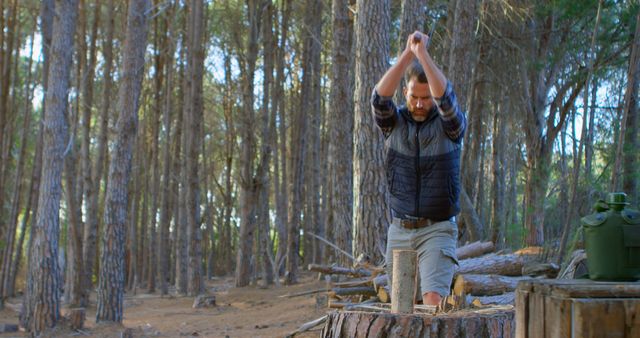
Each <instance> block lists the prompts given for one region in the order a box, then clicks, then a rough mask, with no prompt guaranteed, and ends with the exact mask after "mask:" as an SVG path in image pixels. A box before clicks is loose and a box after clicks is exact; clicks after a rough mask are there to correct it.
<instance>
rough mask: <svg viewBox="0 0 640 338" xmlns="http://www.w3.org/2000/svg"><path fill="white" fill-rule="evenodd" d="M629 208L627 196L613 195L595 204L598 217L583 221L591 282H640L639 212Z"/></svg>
mask: <svg viewBox="0 0 640 338" xmlns="http://www.w3.org/2000/svg"><path fill="white" fill-rule="evenodd" d="M628 204H629V203H627V194H625V193H622V192H616V193H610V194H608V195H607V200H606V202H604V201H599V202H598V203H596V213H595V214H591V215H589V216H585V217H583V218H582V219H581V221H582V227H583V230H584V240H585V246H586V249H587V267H588V268H589V278H590V279H593V280H608V281H635V280H638V279H640V212H639V211H638V210H633V209H626V208H625V206H627V205H628Z"/></svg>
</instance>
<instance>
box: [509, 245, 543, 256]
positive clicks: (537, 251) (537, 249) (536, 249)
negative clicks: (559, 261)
mask: <svg viewBox="0 0 640 338" xmlns="http://www.w3.org/2000/svg"><path fill="white" fill-rule="evenodd" d="M542 253H544V248H543V247H541V246H528V247H526V248H522V249H520V250H518V251H516V252H514V254H516V255H542Z"/></svg>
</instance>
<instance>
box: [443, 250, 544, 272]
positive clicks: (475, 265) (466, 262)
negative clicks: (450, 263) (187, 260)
mask: <svg viewBox="0 0 640 338" xmlns="http://www.w3.org/2000/svg"><path fill="white" fill-rule="evenodd" d="M536 258H537V255H530V254H508V255H497V254H489V255H484V256H482V257H476V258H469V259H463V260H461V261H460V266H459V268H458V271H457V272H456V273H457V274H484V275H503V276H522V267H523V266H524V264H525V263H528V262H533V261H535V260H536Z"/></svg>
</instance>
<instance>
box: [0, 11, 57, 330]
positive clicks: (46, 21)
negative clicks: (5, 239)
mask: <svg viewBox="0 0 640 338" xmlns="http://www.w3.org/2000/svg"><path fill="white" fill-rule="evenodd" d="M54 5H55V2H54V1H53V0H44V1H42V3H41V5H40V22H41V34H42V46H43V48H42V49H43V51H42V52H43V65H42V72H43V75H42V83H43V89H44V92H45V93H46V92H47V89H48V85H49V80H48V79H49V68H50V63H51V61H50V59H51V54H50V51H51V40H52V38H53V17H54ZM0 17H2V15H0ZM1 26H2V25H0V27H1ZM2 36H3V34H2V33H0V39H2ZM0 45H2V44H0ZM46 101H47V100H46V96H45V97H43V99H42V110H43V111H45V110H46ZM38 124H39V125H40V127H39V128H38V133H37V138H38V141H37V143H36V153H35V156H34V160H33V163H34V164H33V172H32V174H31V188H30V192H29V193H30V194H31V195H32V196H33V200H31V203H33V211H32V214H33V218H34V219H37V217H36V215H37V213H38V205H39V204H38V203H39V200H40V198H39V196H40V180H41V176H42V175H41V174H42V150H43V147H44V118H42V120H41V121H40V122H39V123H38ZM27 218H29V217H25V220H26V219H27ZM23 224H24V223H23ZM25 226H26V225H25ZM35 229H36V227H35V226H34V225H31V227H30V230H29V242H28V244H27V262H31V256H32V255H31V252H32V247H33V239H34V238H35ZM32 272H33V271H32V269H27V278H26V280H27V281H30V280H32V278H33V275H32V274H31V273H32ZM28 288H29V283H27V289H28ZM32 301H33V300H32V299H31V297H30V296H29V294H28V293H25V297H24V304H30V302H32ZM2 302H3V301H1V300H0V308H1V307H2V306H1V305H2ZM26 306H32V305H25V307H26ZM25 313H26V312H25V311H24V310H23V311H22V312H21V314H20V325H22V327H25V328H26V327H28V326H29V322H30V320H31V316H29V315H25Z"/></svg>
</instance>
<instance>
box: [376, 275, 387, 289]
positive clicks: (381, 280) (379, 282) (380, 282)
mask: <svg viewBox="0 0 640 338" xmlns="http://www.w3.org/2000/svg"><path fill="white" fill-rule="evenodd" d="M387 284H389V278H388V277H387V275H378V276H376V277H375V278H374V279H373V287H374V288H375V289H376V290H377V289H378V288H379V287H381V286H385V285H387Z"/></svg>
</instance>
